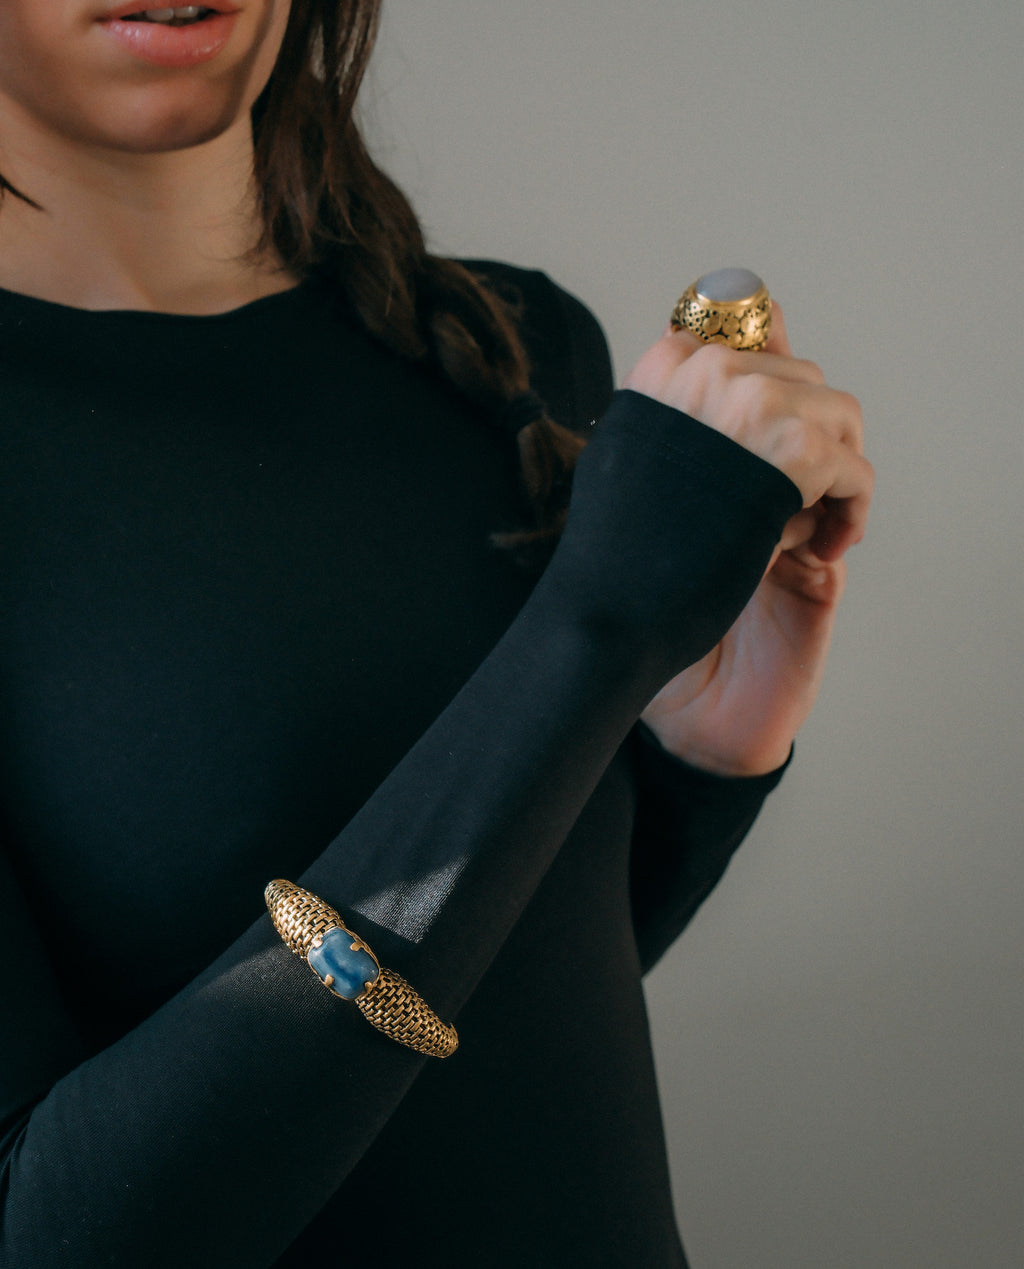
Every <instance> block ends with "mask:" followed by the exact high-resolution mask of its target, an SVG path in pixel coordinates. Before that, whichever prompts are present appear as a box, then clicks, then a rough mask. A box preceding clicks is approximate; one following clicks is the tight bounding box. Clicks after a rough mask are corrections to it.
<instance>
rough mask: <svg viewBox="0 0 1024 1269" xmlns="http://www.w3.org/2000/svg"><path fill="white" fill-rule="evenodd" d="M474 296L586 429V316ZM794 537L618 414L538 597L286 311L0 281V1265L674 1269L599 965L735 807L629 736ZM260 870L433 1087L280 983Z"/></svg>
mask: <svg viewBox="0 0 1024 1269" xmlns="http://www.w3.org/2000/svg"><path fill="white" fill-rule="evenodd" d="M486 270H487V271H488V272H489V273H490V275H491V276H492V277H494V278H496V279H497V280H498V281H499V282H500V283H501V284H503V285H515V286H516V287H518V288H519V290H520V291H521V293H522V296H523V300H524V315H523V328H524V334H525V337H526V339H527V341H528V344H529V347H530V349H531V351H532V353H533V358H534V362H535V366H536V386H537V388H538V389H539V391H540V392H541V393H542V394H543V395H544V396H545V397H546V398H547V400H548V402H549V404H550V406H551V409H552V412H553V413H554V414H555V416H556V417H558V418H559V419H560V420H561V421H564V422H565V423H567V424H569V425H571V426H583V425H584V424H585V423H586V421H587V420H589V419H590V418H592V417H596V416H599V415H601V414H603V413H605V410H606V407H607V406H608V402H609V398H610V395H611V380H610V370H609V363H608V358H607V353H606V350H605V347H604V342H603V339H602V337H601V335H600V331H599V328H598V327H597V325H596V323H595V322H594V320H593V318H592V317H591V316H590V315H589V314H588V313H587V312H586V310H584V309H583V308H582V306H580V305H579V304H578V303H577V302H576V301H575V300H573V299H572V298H571V297H569V296H568V295H566V294H565V293H564V292H562V291H560V290H559V289H558V288H556V287H555V286H554V285H553V284H552V283H550V282H549V281H548V279H546V278H545V277H544V276H543V275H541V274H534V273H524V272H519V271H513V270H509V269H507V268H503V267H498V266H486ZM796 505H798V499H795V491H794V488H793V486H791V485H790V484H789V482H788V481H787V480H786V479H785V477H783V476H781V475H780V474H779V473H777V472H775V471H774V469H772V468H769V467H767V465H765V464H763V463H761V462H760V461H759V460H757V459H755V458H754V457H753V456H752V455H749V454H747V453H746V451H743V450H741V449H739V447H737V446H735V445H733V444H732V443H731V442H729V441H727V440H725V439H724V438H723V437H721V436H719V435H718V434H717V433H714V432H711V431H710V430H709V429H706V428H703V427H701V425H700V424H697V423H695V422H693V421H692V420H688V419H686V418H685V416H682V415H678V414H676V413H675V412H674V411H671V410H668V409H667V408H665V407H662V406H658V405H656V404H655V403H653V402H650V401H647V400H646V399H645V398H640V397H637V396H636V395H635V394H632V393H623V394H618V395H617V396H616V398H615V401H614V403H613V404H612V406H611V409H610V411H609V412H608V414H607V417H606V419H605V421H604V422H603V423H602V424H601V425H600V426H599V427H598V428H597V429H596V433H595V440H594V441H593V443H592V444H591V446H590V447H589V448H588V450H587V453H586V455H585V457H584V460H583V462H582V463H581V466H580V472H579V475H578V477H577V489H576V492H574V505H573V512H572V515H571V517H570V523H569V529H568V530H567V532H566V534H565V536H564V537H563V541H562V543H561V545H560V546H559V548H558V551H557V552H556V555H555V558H554V560H553V561H552V563H551V565H550V566H549V568H548V570H547V572H546V573H545V575H544V577H543V578H542V579H541V581H540V582H539V583H537V584H536V585H535V583H534V579H533V578H531V577H530V576H528V575H527V574H525V573H524V572H522V571H521V570H519V569H518V568H517V567H516V566H515V564H514V563H513V562H512V560H510V558H509V557H508V556H507V554H505V553H502V552H501V551H498V550H496V549H495V548H494V546H493V545H492V543H491V535H492V534H493V533H494V532H495V531H497V530H503V529H507V528H509V527H513V526H514V525H515V524H516V523H518V522H519V519H520V507H519V492H518V478H517V464H516V456H515V446H514V440H513V438H512V437H511V436H510V435H505V434H502V432H501V431H500V429H498V428H496V427H495V426H494V424H493V423H492V422H491V421H489V420H487V419H485V418H483V417H482V416H481V415H480V414H479V413H478V412H477V411H475V410H474V409H473V408H472V407H471V406H469V405H467V404H466V403H465V402H464V401H463V400H462V399H461V398H460V397H459V396H458V395H457V394H456V393H455V392H454V391H453V390H452V389H451V388H450V387H448V386H447V385H446V384H445V383H443V382H442V381H441V380H440V379H439V378H438V377H436V376H434V375H432V374H431V373H430V372H429V371H428V370H425V369H421V368H417V367H414V366H411V365H408V364H406V363H404V362H401V361H399V360H397V359H396V358H395V357H394V356H392V355H391V354H390V353H388V352H387V351H386V350H384V349H383V348H382V347H381V346H380V345H379V344H377V343H375V342H374V341H373V340H372V339H370V338H369V337H368V336H367V335H366V334H365V333H364V332H363V331H362V330H361V328H360V327H359V326H358V324H357V323H356V322H355V321H354V320H353V318H352V317H351V316H350V315H349V314H348V313H347V312H346V311H345V309H344V307H343V306H342V305H340V304H339V302H338V301H337V299H336V297H335V296H334V295H333V293H332V292H331V291H330V289H329V288H328V287H326V286H325V285H324V284H322V283H320V282H318V281H316V280H310V281H307V282H305V283H303V284H302V285H301V286H300V287H298V288H297V289H296V290H294V291H290V292H286V293H283V294H280V295H277V296H273V297H270V298H267V299H264V300H260V301H257V302H256V303H254V304H250V305H247V306H246V307H244V308H242V309H239V310H237V311H235V312H232V313H228V314H225V315H223V316H215V317H183V316H168V315H161V314H149V313H121V312H111V313H85V312H82V311H79V310H74V309H69V308H65V307H62V306H59V305H54V304H49V303H45V302H42V301H37V300H34V299H29V298H26V297H22V296H17V295H12V294H10V293H0V553H2V555H0V693H2V697H0V699H2V712H0V728H2V730H0V816H2V819H0V832H2V853H0V1166H2V1173H0V1265H2V1266H4V1267H5V1269H6V1267H7V1266H10V1269H23V1267H25V1266H31V1269H46V1267H48V1266H51V1265H69V1266H75V1267H76V1269H91V1267H92V1266H99V1265H111V1264H115V1265H125V1266H133V1267H134V1266H140V1265H146V1266H175V1267H179V1266H184V1265H196V1266H206V1265H209V1266H211V1267H212V1266H218V1267H219V1266H223V1267H225V1269H227V1267H228V1266H239V1267H242V1266H244V1267H245V1269H270V1267H271V1266H300V1265H301V1266H304V1265H313V1264H318V1265H335V1264H337V1265H339V1266H341V1265H344V1266H392V1265H393V1266H399V1265H403V1266H404V1265H407V1264H413V1263H416V1264H423V1265H441V1264H445V1265H466V1266H469V1265H473V1266H476V1265H493V1266H499V1267H500V1266H504V1265H510V1266H511V1265H513V1264H516V1265H519V1264H521V1263H527V1264H530V1265H533V1266H567V1265H581V1266H582V1265H587V1266H590V1265H609V1266H616V1265H623V1266H625V1265H630V1266H633V1265H644V1266H645V1267H648V1269H660V1267H661V1266H666V1267H667V1266H677V1265H681V1264H682V1263H683V1257H682V1250H681V1247H680V1244H679V1241H678V1236H677V1234H676V1230H675V1225H674V1221H673V1216H672V1210H671V1202H670V1196H669V1187H668V1179H667V1170H666V1163H665V1152H664V1144H663V1140H662V1134H661V1126H660V1115H659V1108H658V1101H657V1093H656V1089H655V1083H654V1077H653V1070H652V1062H651V1053H650V1045H649V1038H648V1032H647V1023H646V1017H645V1012H644V1004H643V997H642V992H641V974H642V971H643V969H644V968H645V967H646V966H647V965H649V964H650V963H652V962H653V960H655V959H656V958H657V956H658V955H660V954H661V952H662V951H663V950H664V949H665V947H666V946H667V945H668V943H669V942H671V940H672V939H673V938H674V937H675V936H676V935H677V934H678V932H679V931H680V929H681V928H682V927H683V925H685V923H686V921H687V920H688V919H689V917H690V915H691V914H692V912H693V910H694V909H695V907H696V906H697V904H698V903H699V902H700V901H701V900H702V899H703V897H704V896H705V895H706V894H707V893H708V892H709V890H710V889H711V887H712V886H713V885H714V884H715V882H716V881H717V879H718V878H719V877H720V876H721V874H722V872H723V871H724V869H725V866H726V864H727V862H728V859H729V857H730V855H731V853H732V852H733V850H734V849H735V847H736V846H737V845H738V843H739V841H740V840H741V839H742V837H743V835H744V834H745V832H746V831H747V829H748V828H749V825H750V823H751V822H752V820H753V818H754V816H755V815H756V813H757V810H758V808H759V806H760V804H761V801H762V800H763V797H764V796H765V794H766V793H767V792H768V790H769V789H770V788H771V787H772V785H773V783H774V778H771V777H769V778H765V779H759V780H723V779H717V778H715V777H712V776H709V775H706V774H703V773H701V772H697V771H693V770H691V769H689V768H687V767H686V766H684V765H683V764H682V763H679V762H677V761H676V760H674V759H672V758H671V757H669V756H668V755H666V754H664V753H663V752H661V751H660V750H659V749H658V748H657V746H656V744H655V743H653V742H652V740H651V738H650V737H645V736H644V735H642V734H640V733H638V732H637V731H636V730H635V728H634V727H633V724H634V723H635V720H636V718H637V716H638V714H639V712H640V709H641V708H642V707H643V704H644V703H645V702H646V700H647V699H648V698H649V697H650V696H651V695H652V694H653V692H654V691H655V690H657V688H658V687H659V686H660V685H661V684H662V682H664V681H665V680H666V679H667V677H669V675H670V674H671V673H674V672H676V671H677V670H678V669H681V668H682V667H683V666H684V665H685V664H688V663H690V662H691V661H692V660H694V659H696V657H698V656H700V655H701V654H702V653H703V651H705V650H707V648H708V647H710V646H712V644H713V643H714V642H715V641H716V640H717V638H718V637H720V635H721V634H722V633H723V632H724V630H725V628H727V626H728V624H729V623H730V622H731V620H732V619H733V618H734V617H735V615H736V613H737V612H738V611H739V608H740V607H741V606H742V604H743V602H744V601H745V599H746V597H747V596H748V595H749V593H750V592H751V590H752V589H753V587H754V585H756V581H757V578H758V577H759V575H760V571H761V570H762V569H763V567H764V564H765V562H766V560H767V558H768V555H769V553H770V551H771V548H772V546H773V545H774V542H775V541H776V540H777V537H778V534H779V532H780V530H781V526H782V524H783V523H784V521H785V519H786V518H787V516H788V515H790V514H791V513H792V512H793V510H795V507H796ZM669 584H671V587H672V589H673V596H674V597H673V599H672V600H671V601H669V600H665V599H663V598H662V596H663V594H664V593H665V591H666V589H667V588H668V586H669ZM279 876H280V877H290V878H291V879H293V880H296V881H300V882H301V883H302V884H304V885H306V886H308V887H309V888H310V889H313V890H315V891H317V892H318V893H320V894H322V895H323V896H324V898H326V899H327V900H328V901H329V902H331V903H333V904H334V905H335V906H336V907H338V908H339V909H340V910H341V911H342V912H343V913H344V914H345V916H346V919H347V920H348V921H349V923H350V924H351V925H352V926H353V928H355V929H356V930H357V931H358V932H359V933H361V934H363V936H364V937H365V938H366V939H367V941H368V942H369V943H370V945H371V946H372V947H374V950H375V951H376V952H377V953H378V955H379V956H380V958H381V960H382V962H383V963H385V964H389V965H390V966H391V967H392V968H394V969H396V970H398V971H399V972H400V973H403V974H405V976H406V977H408V978H409V979H410V981H412V982H413V983H414V984H415V985H416V987H417V988H418V989H419V990H420V991H421V993H422V994H423V995H424V996H425V997H426V999H427V1000H428V1001H430V1003H431V1004H432V1005H433V1006H434V1007H435V1008H436V1009H437V1011H438V1012H439V1013H440V1014H441V1015H442V1016H443V1017H445V1018H452V1019H454V1020H455V1021H456V1023H457V1025H458V1028H459V1032H460V1037H461V1047H460V1049H459V1052H458V1053H457V1054H456V1055H455V1056H454V1057H453V1058H451V1059H450V1060H448V1061H446V1062H438V1061H429V1060H426V1059H423V1058H421V1057H419V1056H418V1055H416V1054H414V1053H411V1052H410V1051H408V1050H405V1049H403V1048H400V1047H399V1046H397V1045H395V1044H393V1043H392V1042H390V1041H388V1040H387V1039H386V1038H384V1037H383V1036H381V1035H380V1034H379V1033H377V1032H376V1031H374V1030H373V1029H372V1028H371V1027H369V1026H368V1025H367V1023H366V1022H365V1021H364V1020H363V1019H362V1018H361V1017H360V1016H359V1014H358V1012H357V1011H356V1010H355V1009H353V1008H352V1007H351V1006H346V1005H343V1004H342V1003H341V1002H339V1001H338V1000H336V999H335V998H334V997H332V996H331V995H330V994H329V993H327V992H326V991H324V989H323V988H322V987H321V986H320V985H319V984H318V983H317V982H316V980H315V978H314V977H313V975H312V974H311V973H310V971H309V970H308V969H307V968H306V967H305V966H304V965H302V964H301V963H300V962H299V961H298V960H297V959H296V958H295V957H293V956H292V955H291V954H290V953H289V952H288V951H287V950H286V948H285V947H284V945H283V943H282V942H281V941H280V939H279V938H278V937H277V935H276V934H275V932H274V931H273V928H272V927H271V925H270V923H269V920H268V918H267V917H266V915H265V914H264V913H263V909H262V890H263V887H264V885H265V883H266V882H267V881H268V880H269V879H270V878H271V877H279Z"/></svg>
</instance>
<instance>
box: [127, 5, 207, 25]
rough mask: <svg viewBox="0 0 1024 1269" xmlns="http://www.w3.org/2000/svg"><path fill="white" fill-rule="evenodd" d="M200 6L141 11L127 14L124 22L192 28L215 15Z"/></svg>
mask: <svg viewBox="0 0 1024 1269" xmlns="http://www.w3.org/2000/svg"><path fill="white" fill-rule="evenodd" d="M215 12H216V10H215V9H208V8H206V7H205V6H204V5H200V4H186V5H182V6H181V8H179V9H141V10H140V11H139V12H138V13H126V14H125V16H124V17H123V18H122V19H121V21H122V22H159V23H160V24H161V25H163V26H191V25H192V23H194V22H202V20H203V19H204V18H207V17H209V16H210V14H211V13H215Z"/></svg>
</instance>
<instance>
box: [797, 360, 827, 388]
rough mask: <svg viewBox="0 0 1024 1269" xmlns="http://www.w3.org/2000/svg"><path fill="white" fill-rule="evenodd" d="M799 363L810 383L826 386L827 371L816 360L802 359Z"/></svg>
mask: <svg viewBox="0 0 1024 1269" xmlns="http://www.w3.org/2000/svg"><path fill="white" fill-rule="evenodd" d="M799 365H800V369H801V371H802V373H803V374H804V375H805V376H806V377H807V382H808V383H814V384H817V385H818V386H819V387H821V386H824V384H825V372H824V370H822V368H821V367H820V366H819V365H818V363H817V362H816V361H801V362H799Z"/></svg>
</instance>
